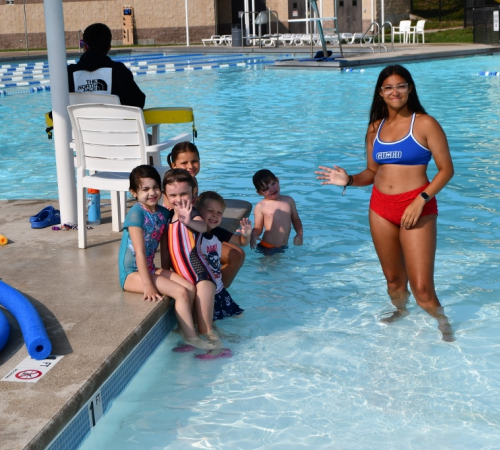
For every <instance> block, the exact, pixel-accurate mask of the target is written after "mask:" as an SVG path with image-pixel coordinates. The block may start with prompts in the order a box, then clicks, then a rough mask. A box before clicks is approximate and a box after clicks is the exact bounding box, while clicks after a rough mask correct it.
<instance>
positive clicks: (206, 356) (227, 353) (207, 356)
mask: <svg viewBox="0 0 500 450" xmlns="http://www.w3.org/2000/svg"><path fill="white" fill-rule="evenodd" d="M231 356H233V352H232V351H231V350H230V349H229V348H223V349H222V350H221V351H220V353H217V354H213V353H210V352H208V353H202V354H201V355H194V357H195V358H198V359H201V360H203V361H211V360H212V359H217V358H231Z"/></svg>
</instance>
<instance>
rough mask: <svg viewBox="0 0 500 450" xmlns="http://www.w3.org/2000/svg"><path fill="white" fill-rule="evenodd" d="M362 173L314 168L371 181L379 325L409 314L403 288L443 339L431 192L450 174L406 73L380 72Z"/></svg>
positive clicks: (435, 128)
mask: <svg viewBox="0 0 500 450" xmlns="http://www.w3.org/2000/svg"><path fill="white" fill-rule="evenodd" d="M365 141H366V149H367V166H366V169H365V170H363V171H361V172H360V173H357V174H355V175H348V174H347V172H346V171H345V170H344V169H343V168H341V167H338V166H335V165H334V166H333V168H329V167H324V166H320V167H319V169H320V171H317V172H316V174H318V177H317V178H318V179H319V180H325V181H323V182H322V184H333V185H336V186H343V187H344V191H343V194H345V190H346V188H347V187H348V186H367V185H370V184H373V190H372V196H371V200H370V211H369V221H370V230H371V234H372V239H373V243H374V246H375V250H376V252H377V255H378V258H379V260H380V264H381V266H382V271H383V273H384V276H385V278H386V280H387V289H388V290H387V292H388V294H389V297H390V299H391V301H392V303H393V304H394V306H395V307H396V311H394V312H393V313H391V315H390V316H388V317H385V318H383V319H381V320H382V322H385V323H392V322H395V321H396V320H398V319H401V318H403V317H405V316H406V315H408V314H409V312H408V310H407V308H406V304H407V302H408V299H409V297H410V292H409V291H408V283H409V284H410V288H411V291H412V293H413V295H414V297H415V299H416V301H417V303H418V305H420V306H421V307H422V308H423V309H424V310H425V311H426V312H428V313H429V314H430V315H431V316H433V317H434V318H436V319H437V322H438V328H439V330H440V331H441V333H442V338H443V340H445V341H453V340H454V336H453V330H452V328H451V325H450V324H449V322H448V318H447V317H446V316H445V315H444V311H443V308H442V307H441V304H440V303H439V300H438V298H437V295H436V291H435V288H434V259H435V253H436V238H437V231H436V220H437V214H438V209H437V201H436V194H437V193H438V192H439V191H441V189H443V188H444V187H445V186H446V184H447V183H448V182H449V181H450V179H451V178H452V177H453V173H454V170H453V162H452V160H451V155H450V150H449V147H448V141H447V139H446V135H445V133H444V131H443V129H442V128H441V126H440V125H439V123H438V122H437V121H436V120H435V119H434V118H433V117H431V116H429V115H428V114H427V113H426V112H425V109H424V108H423V106H422V105H421V104H420V101H419V99H418V95H417V90H416V87H415V83H414V81H413V79H412V76H411V74H410V72H409V71H408V70H407V69H405V68H404V67H402V66H399V65H394V66H388V67H386V68H385V69H383V70H382V72H381V73H380V75H379V77H378V80H377V84H376V86H375V92H374V95H373V102H372V106H371V109H370V122H369V124H368V130H367V133H366V137H365ZM431 157H432V158H434V162H435V164H436V166H437V170H438V171H437V174H436V176H435V177H434V178H433V179H432V181H430V182H429V179H428V178H427V165H428V163H429V161H430V159H431Z"/></svg>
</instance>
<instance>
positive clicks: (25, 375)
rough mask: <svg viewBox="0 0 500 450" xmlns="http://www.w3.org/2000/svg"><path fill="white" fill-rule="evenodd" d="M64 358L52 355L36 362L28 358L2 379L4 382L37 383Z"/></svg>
mask: <svg viewBox="0 0 500 450" xmlns="http://www.w3.org/2000/svg"><path fill="white" fill-rule="evenodd" d="M62 358H63V356H61V355H50V356H47V358H45V359H41V360H36V359H33V358H32V357H31V356H28V357H27V358H25V359H24V360H23V361H21V362H20V363H19V364H18V365H17V366H16V367H15V368H14V369H12V370H11V371H10V372H9V373H8V374H7V375H5V376H4V377H3V378H2V381H14V382H17V383H37V382H38V380H40V379H41V378H42V377H43V376H44V375H45V374H46V373H47V372H48V371H49V370H50V369H52V367H54V366H55V365H56V364H57V363H58V362H59V361H61V359H62Z"/></svg>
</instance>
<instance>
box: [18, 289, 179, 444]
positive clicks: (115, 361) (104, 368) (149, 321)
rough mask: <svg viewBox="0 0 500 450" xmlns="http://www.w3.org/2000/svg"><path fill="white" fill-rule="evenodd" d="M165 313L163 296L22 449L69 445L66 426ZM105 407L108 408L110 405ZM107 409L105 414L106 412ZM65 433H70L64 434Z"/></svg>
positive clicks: (168, 313)
mask: <svg viewBox="0 0 500 450" xmlns="http://www.w3.org/2000/svg"><path fill="white" fill-rule="evenodd" d="M167 316H171V317H173V316H174V314H173V309H172V308H171V307H170V306H169V299H165V300H163V301H161V302H159V303H158V304H157V305H156V307H155V308H154V309H153V310H152V311H151V312H150V313H149V314H148V315H147V316H146V317H145V318H144V320H143V321H142V322H141V323H140V324H139V325H138V326H137V327H136V328H135V329H134V330H133V332H132V333H131V334H130V335H129V336H127V338H126V339H125V340H124V341H123V342H122V344H121V345H120V346H118V347H117V349H116V350H115V351H114V352H113V353H112V354H111V355H110V356H109V357H108V358H107V359H106V360H105V361H104V363H103V364H102V365H101V366H100V367H99V368H98V369H97V371H96V372H95V373H94V375H93V376H92V377H91V378H90V379H89V380H88V381H87V382H86V383H85V384H84V385H83V386H82V387H81V388H80V389H79V390H78V392H77V393H76V394H75V395H74V396H73V397H72V398H71V399H70V400H69V401H68V402H67V403H66V404H65V405H64V406H63V408H62V409H61V410H59V412H58V413H57V414H56V415H55V416H54V418H53V419H51V420H50V422H48V423H47V425H46V426H45V427H44V428H43V429H42V430H41V431H40V432H39V433H38V434H37V435H36V436H35V438H34V439H33V440H32V441H31V442H30V443H29V444H28V445H27V446H26V447H25V449H26V450H35V449H40V448H47V449H51V450H55V449H59V448H68V447H67V446H65V445H64V443H65V442H67V441H68V438H69V439H71V438H74V437H75V436H74V435H73V433H72V431H73V430H71V429H69V426H70V425H71V423H72V422H73V421H74V419H75V418H76V417H77V416H78V414H79V413H81V412H82V410H83V409H85V411H86V407H87V404H88V402H89V400H90V399H91V398H92V397H93V396H94V394H95V393H96V392H97V391H98V390H100V389H102V387H103V386H104V385H105V384H106V383H107V382H109V381H110V379H111V378H112V376H113V375H114V374H115V372H116V371H117V370H120V368H121V367H122V364H123V363H125V361H127V359H128V358H129V357H130V356H131V355H132V353H133V352H134V350H136V349H137V347H138V346H139V344H140V343H141V342H143V340H144V339H145V338H146V337H147V335H148V334H149V333H150V331H151V330H152V329H153V328H154V327H155V326H156V325H157V324H158V322H160V321H161V320H162V319H164V318H166V317H167ZM167 334H168V333H167ZM167 334H166V335H165V336H163V338H164V337H166V336H167ZM154 349H155V348H152V351H151V352H149V353H148V354H147V355H145V358H144V359H145V360H147V358H148V357H149V356H150V355H151V353H152V352H153V351H154ZM141 366H142V365H141ZM141 366H137V368H136V372H135V373H137V371H138V370H139V369H140V368H141ZM135 373H133V374H132V375H131V377H130V379H131V378H133V377H134V376H135ZM128 381H130V380H128ZM127 384H128V382H127V383H126V384H124V385H122V386H121V390H123V389H124V388H125V387H126V386H127ZM120 392H121V391H120ZM118 395H119V394H118ZM115 398H116V396H114V397H113V398H108V399H106V403H107V404H112V402H113V401H114V399H115ZM107 409H109V407H108V408H107ZM107 409H106V410H105V411H104V413H106V412H107ZM90 431H91V428H90V425H89V430H88V433H85V435H83V436H82V437H83V439H81V440H79V441H76V440H75V439H72V441H73V442H72V444H74V445H75V447H74V448H77V447H78V446H80V445H81V443H82V442H83V441H84V440H85V438H86V437H87V436H88V435H89V433H90ZM65 432H66V434H69V435H70V436H65V435H64V433H65ZM59 441H61V442H59Z"/></svg>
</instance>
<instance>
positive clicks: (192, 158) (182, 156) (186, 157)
mask: <svg viewBox="0 0 500 450" xmlns="http://www.w3.org/2000/svg"><path fill="white" fill-rule="evenodd" d="M167 162H168V165H169V166H170V167H171V168H172V169H185V170H187V171H188V172H189V173H190V174H191V176H192V177H193V179H194V181H195V183H196V185H195V188H194V190H193V198H194V201H196V197H198V182H197V180H196V176H197V175H198V174H199V173H200V167H201V164H200V152H199V151H198V148H197V147H196V145H195V144H193V143H192V142H189V141H185V142H179V143H178V144H175V145H174V147H173V148H172V151H171V152H170V154H169V155H168V157H167ZM164 206H165V207H166V208H169V209H171V206H170V205H169V203H168V199H167V198H166V196H165V197H164ZM244 262H245V252H244V251H243V250H242V249H241V248H239V246H237V245H232V244H231V243H229V242H223V243H222V254H221V273H222V284H223V285H224V287H225V288H227V289H228V288H229V286H231V283H232V282H233V280H234V278H235V277H236V275H237V274H238V271H239V270H240V269H241V267H242V266H243V263H244Z"/></svg>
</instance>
